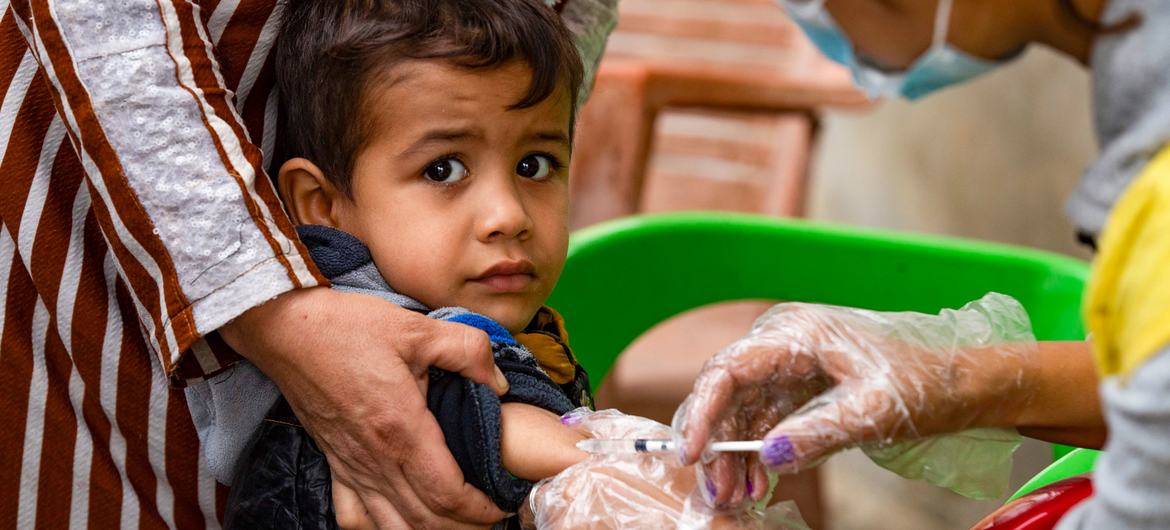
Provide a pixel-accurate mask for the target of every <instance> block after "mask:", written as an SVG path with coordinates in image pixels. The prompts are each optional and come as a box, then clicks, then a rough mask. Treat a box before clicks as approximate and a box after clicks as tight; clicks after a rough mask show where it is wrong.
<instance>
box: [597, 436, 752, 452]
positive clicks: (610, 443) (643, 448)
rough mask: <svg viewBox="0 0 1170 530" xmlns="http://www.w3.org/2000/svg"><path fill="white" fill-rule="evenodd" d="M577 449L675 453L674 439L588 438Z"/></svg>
mask: <svg viewBox="0 0 1170 530" xmlns="http://www.w3.org/2000/svg"><path fill="white" fill-rule="evenodd" d="M763 447H764V441H763V440H747V441H734V442H712V443H711V445H710V446H708V447H707V449H709V450H711V451H715V452H717V453H734V452H739V453H754V452H758V451H759V450H760V449H762V448H763ZM577 449H580V450H582V451H585V452H586V453H590V454H600V455H613V454H634V453H673V452H674V449H675V447H674V441H673V440H654V439H646V438H635V439H618V440H612V439H611V440H598V439H587V440H581V441H580V442H577Z"/></svg>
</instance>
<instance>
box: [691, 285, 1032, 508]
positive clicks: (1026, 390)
mask: <svg viewBox="0 0 1170 530" xmlns="http://www.w3.org/2000/svg"><path fill="white" fill-rule="evenodd" d="M1035 353H1036V343H1035V340H1034V339H1033V337H1032V334H1031V325H1030V323H1029V320H1028V316H1027V313H1026V312H1025V311H1024V309H1023V307H1022V306H1020V305H1019V303H1018V302H1016V301H1015V300H1013V299H1011V298H1009V297H1007V296H1003V295H998V294H989V295H987V296H985V297H984V298H982V299H980V300H977V301H975V302H972V303H970V304H968V305H967V306H965V307H964V308H963V309H961V310H958V311H953V310H944V311H943V312H942V313H940V314H939V315H925V314H921V313H881V312H875V311H865V310H859V309H850V308H843V307H831V306H822V305H812V304H799V303H785V304H780V305H777V306H775V307H774V308H772V309H771V310H769V311H768V312H767V313H766V314H765V315H764V316H762V317H761V318H760V319H759V320H757V322H756V324H755V325H754V326H753V328H752V330H751V331H750V332H749V334H748V335H747V336H746V337H744V338H743V339H741V340H739V341H738V342H736V343H734V344H732V345H731V346H729V347H727V348H726V349H725V350H724V351H722V352H720V353H719V354H718V355H716V356H715V357H713V358H712V359H711V360H710V361H708V363H707V364H706V365H705V366H704V368H703V371H702V373H701V374H700V376H699V378H698V380H697V381H696V382H695V386H694V391H693V392H692V394H691V396H690V398H688V402H687V403H684V405H683V408H682V409H680V411H679V415H678V416H677V417H676V421H675V424H676V425H675V427H676V431H677V432H678V433H679V434H680V437H681V439H682V443H683V451H681V453H682V454H681V456H682V459H683V461H684V462H686V463H691V462H695V461H697V460H699V459H700V457H701V455H703V453H704V448H705V446H706V445H707V443H708V442H709V441H711V440H738V439H748V440H752V439H760V438H764V439H765V446H764V449H763V450H762V451H760V453H758V454H752V455H750V456H748V457H743V456H739V455H735V454H723V455H720V456H719V457H718V458H713V455H707V456H706V458H705V460H706V461H707V463H706V464H705V470H706V472H707V474H708V477H710V478H711V480H712V481H713V482H714V484H715V488H716V495H715V500H716V503H717V505H719V506H726V505H728V504H729V503H734V501H735V500H737V499H739V498H740V497H741V496H742V495H744V490H745V484H746V483H747V482H746V481H745V477H746V479H748V480H751V481H753V482H754V483H756V484H758V483H760V480H762V479H763V477H764V476H765V475H764V473H765V468H764V466H761V465H760V464H761V463H762V464H765V465H766V466H767V467H770V468H771V469H773V470H775V471H779V472H795V471H798V470H800V469H803V468H807V467H809V466H812V465H815V464H817V463H819V462H820V461H821V460H823V459H824V458H825V457H826V456H828V455H829V454H831V453H833V452H835V451H838V450H841V449H844V448H848V447H852V446H857V445H861V444H887V445H888V444H890V443H892V442H894V441H897V440H908V439H917V438H921V437H925V436H930V435H934V434H941V433H952V432H957V431H961V430H964V429H969V428H972V427H999V426H1005V427H1007V426H1014V425H1015V424H1016V423H1015V422H1016V417H1015V415H1016V414H1018V411H1020V410H1023V409H1024V408H1025V407H1026V405H1027V404H1028V402H1029V400H1030V399H1031V397H1032V392H1033V391H1032V388H1033V383H1034V381H1033V379H1034V377H1035V374H1036V372H1037V370H1036V363H1037V355H1036V354H1035ZM1008 454H1009V456H1010V451H1009V453H1008ZM752 496H755V495H752Z"/></svg>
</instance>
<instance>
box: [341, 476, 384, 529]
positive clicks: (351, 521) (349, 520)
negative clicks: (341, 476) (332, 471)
mask: <svg viewBox="0 0 1170 530" xmlns="http://www.w3.org/2000/svg"><path fill="white" fill-rule="evenodd" d="M333 514H334V517H336V518H337V526H338V528H343V529H345V530H373V529H375V528H377V526H375V525H374V520H373V519H372V518H371V517H370V514H369V512H368V511H366V506H365V504H363V503H362V499H361V497H359V496H358V494H357V492H356V491H354V490H352V489H350V487H349V486H346V485H345V484H342V483H341V482H338V481H337V480H336V479H335V480H334V481H333Z"/></svg>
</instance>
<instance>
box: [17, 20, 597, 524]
mask: <svg viewBox="0 0 1170 530" xmlns="http://www.w3.org/2000/svg"><path fill="white" fill-rule="evenodd" d="M285 1H286V0H16V1H10V0H0V13H2V17H0V91H2V92H3V94H4V98H3V102H2V103H0V289H2V292H3V298H4V305H3V306H0V330H2V331H0V411H2V416H0V421H2V422H3V425H0V529H7V528H33V527H37V528H54V529H55V528H66V527H71V528H72V527H96V528H117V527H121V528H135V527H146V528H163V527H171V528H198V527H218V526H219V522H220V520H222V507H223V500H224V498H225V495H226V488H225V487H223V486H222V485H218V484H217V483H216V482H215V480H214V479H213V478H212V477H211V475H210V474H209V472H208V469H207V466H206V465H205V462H204V461H203V460H202V459H201V458H200V448H199V441H198V438H197V436H196V433H195V429H194V426H193V424H192V420H191V415H190V412H189V410H188V408H187V401H186V398H185V396H184V393H183V392H182V390H181V388H178V387H181V386H183V385H184V383H187V382H191V381H195V380H201V379H203V378H205V377H207V376H209V375H212V374H214V373H216V372H218V371H221V370H223V369H225V368H227V367H228V366H230V365H231V364H232V363H233V362H234V361H235V360H237V359H238V357H237V356H236V355H235V354H234V353H233V352H231V350H230V349H228V348H227V346H226V345H225V344H223V342H222V340H219V339H218V336H217V335H216V334H215V332H214V330H215V329H217V328H218V327H219V326H221V325H223V324H224V323H226V322H228V321H229V320H231V319H232V318H234V317H236V316H238V315H239V314H240V313H242V312H244V311H246V310H247V309H249V308H251V307H254V306H256V305H259V304H260V303H263V302H264V301H266V300H268V299H271V298H273V297H275V296H276V295H278V294H280V293H283V292H286V291H288V290H291V289H295V288H300V287H307V286H313V285H320V284H323V283H325V279H324V278H322V277H321V276H320V274H319V273H318V272H317V271H316V270H315V268H314V267H313V266H312V263H311V261H309V260H307V259H305V256H306V254H305V249H304V248H303V247H302V246H301V244H300V242H299V241H297V239H296V237H295V233H294V231H293V228H292V225H291V223H290V222H289V220H288V218H287V217H286V216H285V214H284V213H283V211H282V210H281V206H280V203H279V201H278V199H277V198H276V194H275V193H274V190H273V188H272V186H271V183H270V182H269V181H268V179H267V177H266V176H265V173H264V171H263V168H265V167H267V164H268V162H270V161H271V157H272V156H273V150H274V145H275V144H276V131H275V128H276V118H277V104H276V97H275V95H274V94H273V93H272V90H273V87H274V83H273V62H272V58H271V57H270V56H269V50H270V49H271V47H272V44H273V40H274V38H275V34H276V32H277V24H278V21H279V13H280V10H281V6H282V5H283V4H284V2H285ZM545 1H546V2H548V3H550V5H555V7H556V8H557V10H558V11H559V12H561V13H562V17H563V18H564V20H565V21H566V24H567V25H568V26H569V27H570V29H572V30H573V31H574V33H576V37H577V44H578V48H579V50H580V51H581V52H582V55H583V57H582V58H583V59H584V63H585V65H586V67H587V71H589V72H588V73H589V75H591V74H592V72H591V70H592V69H593V67H595V66H596V62H597V60H598V59H599V57H600V55H601V52H602V50H603V48H604V42H605V38H606V36H607V35H608V33H609V31H610V30H611V29H612V28H613V25H614V24H615V22H616V3H617V2H616V0H575V1H572V2H568V1H559V2H555V3H553V2H550V0H545ZM256 142H258V145H257V144H256Z"/></svg>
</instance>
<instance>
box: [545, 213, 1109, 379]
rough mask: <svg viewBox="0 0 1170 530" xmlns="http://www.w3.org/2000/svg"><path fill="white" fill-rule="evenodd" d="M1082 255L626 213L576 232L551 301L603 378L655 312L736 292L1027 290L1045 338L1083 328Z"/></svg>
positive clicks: (921, 305) (796, 223) (929, 298)
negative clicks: (626, 216) (619, 217)
mask: <svg viewBox="0 0 1170 530" xmlns="http://www.w3.org/2000/svg"><path fill="white" fill-rule="evenodd" d="M1087 276H1088V266H1087V264H1085V263H1084V262H1082V261H1079V260H1075V259H1072V258H1068V257H1065V256H1060V255H1056V254H1052V253H1048V252H1042V251H1038V250H1031V249H1024V248H1017V247H1010V246H1005V245H998V244H992V243H985V242H977V241H967V240H958V239H950V238H942V237H933V236H923V235H906V234H892V233H887V232H879V231H872V230H862V229H857V228H844V227H834V226H826V225H823V224H814V223H810V222H807V221H800V220H792V219H777V218H773V217H762V216H751V215H742V214H729V213H706V212H687V213H670V214H661V215H648V216H638V217H629V218H624V219H620V220H617V221H611V222H608V223H603V224H600V225H596V226H594V227H590V228H587V229H584V230H581V231H578V232H576V233H574V234H573V237H572V238H571V240H570V244H569V257H568V260H567V261H566V263H565V270H564V273H563V274H562V275H561V279H560V283H559V284H558V286H557V288H556V290H555V291H554V292H553V294H552V297H551V298H550V301H549V305H551V306H552V307H555V308H557V310H558V311H560V312H561V314H562V315H564V317H565V321H566V323H567V325H568V328H569V333H570V335H571V340H572V343H573V351H575V352H577V354H578V356H579V357H580V358H581V359H580V360H581V363H582V364H583V365H584V366H585V368H586V369H587V370H589V374H590V376H591V377H592V378H593V379H592V381H593V384H594V387H595V388H596V385H597V384H599V383H600V382H601V380H602V379H603V378H604V377H605V375H606V373H608V372H609V369H610V368H611V367H612V366H613V363H614V361H615V360H616V359H617V356H618V355H619V354H620V353H621V352H622V351H623V350H625V348H626V347H627V346H629V344H630V343H631V342H633V341H634V339H636V338H638V336H640V335H641V334H642V333H643V332H645V331H647V330H649V329H650V328H652V327H654V326H655V325H656V324H658V323H660V322H662V321H664V320H666V319H668V318H670V317H672V316H674V315H677V314H680V313H683V312H685V311H688V310H691V309H695V308H698V307H701V306H705V305H708V304H714V303H718V302H728V301H734V300H789V301H800V302H817V303H825V304H835V305H844V306H852V307H861V308H867V309H875V310H882V311H922V312H927V313H936V312H938V311H939V310H940V309H943V308H957V307H960V306H962V305H963V304H965V303H967V302H969V301H971V300H975V299H977V298H979V297H982V296H983V295H985V294H987V293H988V292H989V291H996V292H1000V293H1003V294H1007V295H1010V296H1012V297H1015V298H1016V299H1017V300H1019V301H1020V302H1021V303H1022V304H1023V305H1024V307H1025V308H1027V310H1028V314H1029V315H1030V316H1031V317H1032V325H1033V329H1034V331H1035V333H1036V337H1037V338H1039V339H1042V340H1080V339H1083V338H1084V336H1085V333H1084V328H1083V326H1082V324H1081V315H1080V304H1081V292H1082V290H1083V288H1084V283H1085V279H1086V277H1087Z"/></svg>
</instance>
